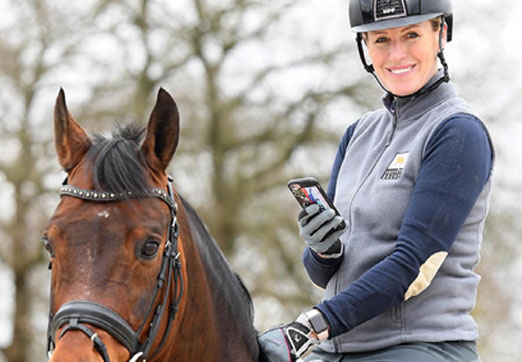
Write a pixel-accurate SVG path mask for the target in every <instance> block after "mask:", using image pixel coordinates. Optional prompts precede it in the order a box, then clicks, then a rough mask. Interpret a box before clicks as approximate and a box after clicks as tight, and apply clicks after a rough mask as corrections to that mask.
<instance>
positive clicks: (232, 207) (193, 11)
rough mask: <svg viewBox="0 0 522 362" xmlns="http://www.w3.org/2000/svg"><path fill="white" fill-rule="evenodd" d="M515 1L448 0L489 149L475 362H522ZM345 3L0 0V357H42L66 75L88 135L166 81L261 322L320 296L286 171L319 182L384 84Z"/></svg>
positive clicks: (199, 177)
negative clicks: (56, 129) (55, 128)
mask: <svg viewBox="0 0 522 362" xmlns="http://www.w3.org/2000/svg"><path fill="white" fill-rule="evenodd" d="M508 3H510V4H511V5H512V7H510V6H504V7H502V8H497V7H496V5H495V4H491V3H490V2H485V1H478V0H477V1H476V2H474V7H473V8H471V9H470V8H468V7H467V5H465V4H461V3H456V9H455V10H456V14H457V15H456V29H455V40H454V42H452V43H450V45H449V46H448V56H447V57H448V60H449V64H450V70H451V72H452V76H453V78H454V80H455V82H456V83H457V85H458V86H459V88H460V89H461V92H462V94H463V95H464V97H465V98H467V99H468V100H469V101H470V103H471V104H472V106H473V107H474V108H475V109H476V110H477V111H478V112H479V113H480V114H481V115H482V116H483V117H484V119H485V120H486V121H487V123H488V125H489V127H490V130H491V132H492V134H493V137H494V139H495V141H496V145H497V164H496V183H495V191H494V196H493V200H492V207H491V212H490V217H489V219H488V224H487V229H486V232H485V243H484V246H483V260H482V263H481V265H480V272H481V274H482V276H483V280H482V283H481V287H480V291H479V302H478V305H477V308H476V310H475V311H474V313H475V315H476V317H477V319H478V321H479V324H480V325H481V334H482V338H481V340H480V348H481V353H482V357H483V359H484V361H489V360H494V361H498V362H501V361H502V362H508V361H509V362H511V361H519V360H520V357H521V353H520V352H519V351H517V350H514V349H513V346H515V347H516V346H517V343H516V342H515V341H517V340H520V338H521V336H522V330H521V329H522V316H521V314H522V313H521V309H520V307H519V306H518V305H520V304H519V303H518V302H520V301H521V298H522V296H521V294H520V292H515V290H516V288H515V287H516V286H518V284H519V283H520V281H521V278H520V277H518V275H519V273H518V274H517V272H519V271H520V266H519V264H520V263H519V259H520V255H519V252H518V250H517V249H518V248H517V241H518V239H519V235H520V232H521V230H520V229H521V226H520V223H518V224H517V223H516V220H517V216H520V215H521V208H520V206H519V204H518V203H517V202H516V201H515V200H516V196H517V195H519V193H520V191H521V188H522V186H521V174H520V173H521V167H520V161H519V160H518V159H517V158H516V156H515V155H516V154H519V152H520V151H521V146H520V144H517V143H514V142H513V141H514V140H518V139H520V136H521V135H522V132H521V131H522V128H521V125H520V124H519V122H517V121H518V120H519V119H520V115H521V113H522V111H521V106H520V105H519V103H517V100H518V97H517V96H519V95H520V94H521V89H522V75H521V74H520V71H519V67H518V66H515V65H517V64H519V63H520V60H522V57H521V55H520V53H516V52H512V51H509V52H508V50H511V48H512V44H511V41H510V39H513V37H516V36H515V35H514V34H515V33H514V32H513V30H510V29H515V26H516V24H515V17H514V15H512V14H514V13H516V11H514V8H516V7H517V6H518V7H519V10H520V4H517V2H516V1H514V0H510V1H508ZM345 8H346V6H345V2H344V1H342V0H335V1H330V2H328V4H326V3H325V2H324V1H319V0H301V1H286V0H271V1H262V0H259V1H257V0H221V1H217V0H180V1H166V0H132V1H114V0H89V1H82V2H71V1H65V0H53V1H50V0H23V1H14V0H0V12H1V13H2V14H4V16H3V17H2V19H1V20H0V55H1V59H2V61H1V62H0V84H1V87H0V142H1V144H2V152H1V153H0V237H1V240H2V241H1V243H0V273H1V274H2V275H3V276H4V277H3V278H0V288H1V289H2V290H3V291H7V293H5V292H4V293H1V294H2V296H0V298H1V299H0V325H1V326H2V328H0V352H1V353H0V360H1V358H2V357H3V358H4V359H5V360H6V361H12V362H22V361H34V360H43V359H44V357H45V353H44V350H45V346H44V343H45V337H44V336H45V330H46V323H47V304H48V300H47V298H48V279H49V273H48V272H47V270H46V262H45V257H44V255H43V253H42V251H41V243H40V232H41V230H42V229H43V225H44V224H45V222H46V220H47V218H48V217H49V215H50V214H51V213H52V210H53V208H54V206H55V205H56V203H57V200H58V197H57V188H58V186H59V185H60V182H61V178H62V177H63V176H64V174H63V172H62V171H61V170H60V169H59V167H58V164H57V162H56V159H55V154H54V145H53V139H52V107H53V102H54V98H55V96H56V94H57V93H58V89H59V88H60V87H64V89H65V91H66V94H67V97H68V103H69V109H70V110H71V112H72V113H73V115H74V116H75V118H76V119H77V120H79V122H80V123H81V124H82V125H83V126H84V127H85V128H86V129H87V130H88V131H89V132H91V134H93V133H96V132H102V133H106V132H108V131H110V129H112V127H113V126H114V125H115V124H116V123H126V122H138V123H141V124H145V122H146V120H147V117H148V114H149V112H150V110H151V108H152V105H153V101H154V97H155V94H156V92H157V90H158V88H159V87H160V86H163V87H164V88H166V89H167V90H168V91H169V92H170V93H171V94H172V95H173V96H174V98H175V99H176V101H177V103H178V106H179V107H180V111H181V122H182V123H181V124H182V135H181V142H180V149H179V150H178V152H177V153H176V156H175V159H174V161H173V163H172V165H171V168H170V170H171V173H172V174H173V176H174V179H175V185H176V187H177V189H178V191H180V192H181V193H182V194H183V195H184V196H185V198H187V199H188V200H189V201H190V202H191V203H192V204H193V205H194V206H195V208H196V209H197V210H198V212H199V213H200V215H201V216H202V218H203V220H204V221H205V222H206V223H207V225H208V226H209V228H210V230H211V233H212V234H213V236H214V237H215V238H216V240H217V241H218V243H219V245H220V247H221V248H222V249H223V251H224V252H225V254H226V255H227V257H228V259H229V261H230V262H231V264H232V267H233V268H234V270H235V271H237V272H238V273H239V274H240V275H241V276H242V277H243V279H244V280H245V282H246V285H247V287H248V289H249V290H250V292H251V293H252V295H253V297H254V302H255V308H256V326H257V328H258V329H260V330H263V329H265V328H267V327H268V326H270V325H273V324H276V323H280V322H284V321H287V320H290V319H293V318H294V317H295V316H296V315H297V314H298V313H299V312H301V311H302V310H303V309H304V308H309V307H310V306H311V305H313V304H315V303H316V302H317V301H318V299H319V298H320V293H319V291H318V290H316V289H315V288H314V287H313V286H312V285H311V283H309V281H308V279H307V278H306V276H305V274H304V272H303V270H302V267H301V262H300V259H301V252H302V249H303V244H302V241H301V240H300V239H299V237H298V235H297V232H296V229H297V228H296V226H295V218H296V214H297V212H298V207H297V204H296V203H295V201H294V200H293V199H292V197H291V196H290V194H289V193H288V191H287V190H286V186H285V185H286V181H287V180H288V179H289V178H292V177H297V176H303V175H314V176H316V177H318V178H319V179H321V180H322V181H323V183H324V184H326V183H327V180H328V173H329V169H330V166H331V163H332V160H333V156H334V153H335V149H336V147H337V143H338V141H339V139H340V137H341V136H342V133H343V131H344V129H345V128H346V127H347V126H348V125H349V124H351V123H352V122H353V121H355V120H356V119H357V117H359V116H360V115H361V114H363V113H364V112H366V111H367V110H370V109H372V108H375V107H378V106H379V96H380V94H381V91H380V89H378V88H377V87H376V86H375V84H374V81H373V79H372V78H371V77H369V76H367V75H365V74H364V72H363V70H362V68H361V66H360V64H359V61H358V59H357V55H356V53H355V48H354V42H353V35H352V34H351V33H350V32H349V28H348V25H347V15H346V13H345ZM511 22H513V24H511ZM510 24H511V25H512V27H510ZM500 25H502V28H501V29H503V30H502V31H495V32H486V31H484V29H490V28H494V29H500ZM510 47H511V48H510ZM517 150H518V151H517ZM507 332H508V333H507ZM491 356H494V357H491Z"/></svg>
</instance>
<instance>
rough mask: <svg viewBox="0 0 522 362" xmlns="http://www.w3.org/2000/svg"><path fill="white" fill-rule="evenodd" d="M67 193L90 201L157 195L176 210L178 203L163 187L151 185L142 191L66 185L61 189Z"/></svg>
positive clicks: (61, 191) (61, 194)
mask: <svg viewBox="0 0 522 362" xmlns="http://www.w3.org/2000/svg"><path fill="white" fill-rule="evenodd" d="M63 195H67V196H72V197H76V198H79V199H82V200H88V201H96V202H100V201H106V202H109V201H120V200H126V199H141V198H144V197H157V198H159V199H161V200H163V201H164V202H166V203H167V205H169V207H171V208H174V209H175V211H177V210H176V206H177V205H176V203H175V202H174V200H173V199H172V198H171V197H170V196H169V195H168V193H167V192H166V191H163V190H162V189H159V188H156V187H151V188H149V189H145V190H142V191H124V192H120V193H115V192H107V191H94V190H85V189H81V188H79V187H76V186H71V185H64V186H62V188H61V189H60V196H63Z"/></svg>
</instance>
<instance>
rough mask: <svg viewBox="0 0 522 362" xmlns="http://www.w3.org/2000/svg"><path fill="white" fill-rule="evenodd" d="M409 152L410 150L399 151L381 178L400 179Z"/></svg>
mask: <svg viewBox="0 0 522 362" xmlns="http://www.w3.org/2000/svg"><path fill="white" fill-rule="evenodd" d="M409 154H410V153H409V152H404V153H397V154H396V155H395V157H394V158H393V160H392V162H391V163H390V164H389V165H388V168H387V169H386V171H384V174H383V175H382V177H381V178H382V179H383V180H398V179H400V178H401V176H402V171H403V170H404V166H405V165H406V161H407V160H408V155H409Z"/></svg>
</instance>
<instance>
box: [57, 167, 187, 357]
mask: <svg viewBox="0 0 522 362" xmlns="http://www.w3.org/2000/svg"><path fill="white" fill-rule="evenodd" d="M171 183H172V178H171V177H170V176H169V177H168V193H167V192H165V191H163V190H162V189H158V188H150V189H147V190H143V191H125V192H122V193H118V194H117V193H112V192H99V191H93V190H84V189H80V188H78V187H74V186H70V185H67V179H65V181H64V186H63V187H62V188H61V189H60V196H64V195H65V196H72V197H75V198H79V199H82V200H87V201H93V202H114V201H121V200H128V199H136V198H144V197H156V198H159V199H160V200H162V201H164V202H165V203H166V204H167V205H168V206H169V209H170V214H171V223H170V225H169V231H168V236H167V241H166V243H165V247H164V251H163V258H162V261H161V268H160V271H159V274H158V277H157V280H156V285H155V287H154V292H153V294H152V298H151V300H150V303H149V307H148V308H147V313H146V314H145V318H144V320H143V322H142V324H141V325H140V327H139V328H138V330H136V331H135V330H134V329H133V328H132V327H131V326H130V325H129V323H128V322H127V321H126V320H125V319H123V318H122V317H121V316H120V315H119V314H118V313H117V312H115V311H114V310H112V309H110V308H108V307H106V306H104V305H101V304H99V303H96V302H92V301H87V300H74V301H70V302H67V303H65V304H64V305H62V306H61V307H60V309H59V310H58V311H57V312H56V314H54V315H53V313H52V302H51V303H50V304H51V311H50V312H49V325H48V329H47V341H48V342H47V353H48V355H49V358H50V357H51V355H52V352H53V350H54V348H55V346H56V341H55V335H56V331H57V330H58V329H60V328H62V327H64V326H65V327H64V328H63V330H62V331H61V333H60V336H59V338H62V337H63V336H64V335H65V333H67V332H68V331H71V330H78V331H81V332H83V333H85V334H86V335H87V336H88V337H89V338H90V339H91V341H92V343H93V345H94V348H95V349H96V350H97V351H98V353H99V354H100V355H101V356H102V358H103V360H104V362H110V359H109V355H108V352H107V347H106V346H105V344H104V343H103V341H102V340H101V338H99V337H98V335H97V333H94V332H93V331H92V330H91V329H90V328H89V327H88V326H87V325H86V324H88V325H90V326H94V327H97V328H100V329H102V330H104V331H106V332H107V333H109V334H110V335H111V336H112V337H114V338H115V339H116V340H117V341H118V342H119V343H121V344H122V345H123V346H125V348H127V350H128V351H129V352H130V356H131V359H130V360H129V362H137V361H139V360H142V361H146V359H147V358H149V353H150V349H151V347H152V342H153V341H154V340H155V339H156V335H157V333H158V331H159V326H160V323H161V320H162V317H163V315H164V313H165V311H166V309H167V303H168V302H169V301H167V297H168V295H169V290H170V287H171V283H172V279H174V291H173V294H172V299H171V300H170V302H169V305H168V313H169V316H168V318H169V319H168V323H167V328H166V330H165V333H164V334H163V337H162V339H161V342H160V344H159V346H158V348H157V349H156V351H155V352H154V353H153V354H152V355H151V356H150V358H152V357H154V355H155V354H156V353H157V352H158V351H159V350H161V348H162V347H163V344H164V343H165V341H166V339H167V336H168V334H169V332H170V328H171V326H172V322H173V321H174V318H175V316H176V312H177V311H178V307H179V303H180V301H181V296H182V294H183V278H182V274H181V262H180V259H179V255H180V254H179V252H178V237H179V224H178V221H177V218H176V213H177V211H178V207H177V204H176V202H175V201H174V196H173V192H172V185H171ZM165 283H166V288H165V289H164V292H163V298H162V301H161V303H160V304H158V305H157V306H156V307H155V308H154V302H155V300H156V298H157V296H158V293H159V292H160V291H161V290H163V287H164V285H165ZM51 298H52V290H51ZM153 309H154V311H153ZM152 312H153V313H154V315H153V317H152V321H151V322H150V324H149V330H148V333H147V338H146V339H145V341H143V342H140V341H139V337H140V335H141V333H142V332H143V329H144V327H145V324H146V321H147V320H148V319H149V316H150V315H151V313H152Z"/></svg>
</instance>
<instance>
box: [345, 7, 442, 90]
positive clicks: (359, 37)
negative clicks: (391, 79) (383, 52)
mask: <svg viewBox="0 0 522 362" xmlns="http://www.w3.org/2000/svg"><path fill="white" fill-rule="evenodd" d="M441 19H442V22H441V24H440V32H439V52H438V53H437V57H439V59H440V63H441V64H442V67H443V69H444V74H443V76H442V77H440V78H439V79H437V81H436V82H435V83H433V84H432V85H430V86H429V87H421V89H419V90H418V91H416V92H414V93H411V94H407V95H404V96H399V95H397V94H394V93H392V92H390V91H389V90H388V89H386V87H385V86H384V84H382V82H381V80H380V79H379V77H377V74H375V67H374V66H373V64H368V62H367V61H366V57H365V55H364V47H363V42H364V39H363V37H362V34H361V33H357V37H356V38H355V40H356V42H357V50H358V51H359V57H360V58H361V62H362V64H363V67H364V69H365V70H366V71H367V72H368V73H370V74H371V75H373V77H374V78H375V80H376V81H377V83H378V84H379V86H381V88H382V89H384V91H385V92H386V93H388V94H390V95H391V96H392V97H394V98H410V97H418V96H420V95H422V94H426V93H429V92H431V91H432V90H434V89H436V88H437V87H438V86H440V85H441V84H442V83H444V82H449V80H450V76H449V71H448V63H447V62H446V58H445V57H444V47H443V46H442V42H443V40H444V37H443V32H444V25H445V24H446V21H445V19H444V16H442V17H441Z"/></svg>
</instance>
